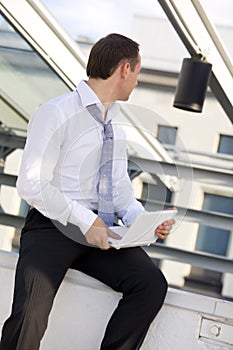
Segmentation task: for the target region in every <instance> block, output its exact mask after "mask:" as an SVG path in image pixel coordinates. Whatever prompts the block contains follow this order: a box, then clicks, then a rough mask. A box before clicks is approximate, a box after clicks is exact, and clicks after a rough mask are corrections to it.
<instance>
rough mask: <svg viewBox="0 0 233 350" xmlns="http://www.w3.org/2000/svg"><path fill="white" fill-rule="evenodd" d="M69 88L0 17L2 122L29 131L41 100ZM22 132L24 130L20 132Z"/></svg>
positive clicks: (0, 108) (9, 126)
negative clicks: (30, 122) (29, 125)
mask: <svg viewBox="0 0 233 350" xmlns="http://www.w3.org/2000/svg"><path fill="white" fill-rule="evenodd" d="M68 91H69V88H68V87H67V86H66V85H65V83H64V82H63V81H62V80H61V79H60V78H59V77H58V76H57V75H56V73H55V72H54V71H53V70H52V69H51V68H50V67H49V66H48V65H47V64H46V63H45V62H44V61H43V59H42V58H41V57H40V56H39V54H38V53H36V52H35V51H34V50H33V49H32V48H31V47H30V46H29V45H28V43H27V42H26V41H25V40H24V39H23V38H22V37H21V36H20V35H19V34H18V33H17V32H16V31H15V30H14V28H13V27H11V25H10V24H9V23H8V22H7V21H6V20H5V19H4V18H3V17H2V16H0V112H1V117H0V121H1V122H2V125H5V127H6V128H10V129H14V130H15V132H16V133H17V134H19V132H20V131H19V130H17V129H20V130H24V131H26V128H27V122H28V119H29V118H30V116H31V114H32V113H33V112H34V110H35V109H36V107H37V106H39V105H40V104H41V103H43V102H45V101H47V100H49V99H51V98H53V97H55V96H58V95H61V94H63V93H66V92H68ZM21 133H22V131H21Z"/></svg>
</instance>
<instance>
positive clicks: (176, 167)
mask: <svg viewBox="0 0 233 350" xmlns="http://www.w3.org/2000/svg"><path fill="white" fill-rule="evenodd" d="M129 170H137V171H139V170H143V171H144V172H148V173H151V174H155V175H157V174H163V175H164V174H165V175H171V176H175V177H177V178H183V179H186V180H190V181H205V182H208V183H210V182H213V183H215V184H218V185H222V186H227V187H233V176H232V175H233V172H232V171H231V172H223V171H217V170H210V169H203V168H197V167H190V166H187V165H181V164H175V163H166V162H159V161H155V160H151V159H143V158H139V157H135V156H130V157H129Z"/></svg>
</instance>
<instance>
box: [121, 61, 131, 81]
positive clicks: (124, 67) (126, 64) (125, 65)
mask: <svg viewBox="0 0 233 350" xmlns="http://www.w3.org/2000/svg"><path fill="white" fill-rule="evenodd" d="M130 70H131V68H130V64H129V62H124V63H122V64H121V70H120V72H121V77H122V78H123V79H125V78H127V76H128V74H129V73H130Z"/></svg>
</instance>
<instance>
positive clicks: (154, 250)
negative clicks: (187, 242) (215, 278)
mask: <svg viewBox="0 0 233 350" xmlns="http://www.w3.org/2000/svg"><path fill="white" fill-rule="evenodd" d="M144 250H145V251H146V252H147V253H148V255H150V257H151V258H154V259H165V260H173V261H178V262H183V263H186V264H190V265H192V266H198V267H202V268H206V269H208V270H213V271H219V272H228V273H231V274H233V260H232V259H227V258H225V257H221V256H219V255H214V254H208V253H206V252H205V253H201V252H191V251H187V250H183V249H178V248H173V247H168V246H166V245H164V244H160V243H155V244H154V245H151V246H149V247H145V248H144Z"/></svg>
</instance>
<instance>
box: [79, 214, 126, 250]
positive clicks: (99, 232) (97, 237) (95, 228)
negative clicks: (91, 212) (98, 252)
mask: <svg viewBox="0 0 233 350" xmlns="http://www.w3.org/2000/svg"><path fill="white" fill-rule="evenodd" d="M109 236H110V237H113V238H116V239H121V236H119V235H118V234H116V233H115V232H113V231H112V230H110V229H109V228H108V227H107V226H106V225H105V223H104V222H103V220H102V219H101V218H100V217H97V218H96V219H95V221H94V223H93V224H92V226H91V227H90V228H89V230H88V231H87V232H86V234H85V237H86V240H87V242H88V243H89V244H91V245H94V246H97V247H99V248H100V249H103V250H107V249H109V248H110V247H111V246H110V244H109V241H108V237H109Z"/></svg>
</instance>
